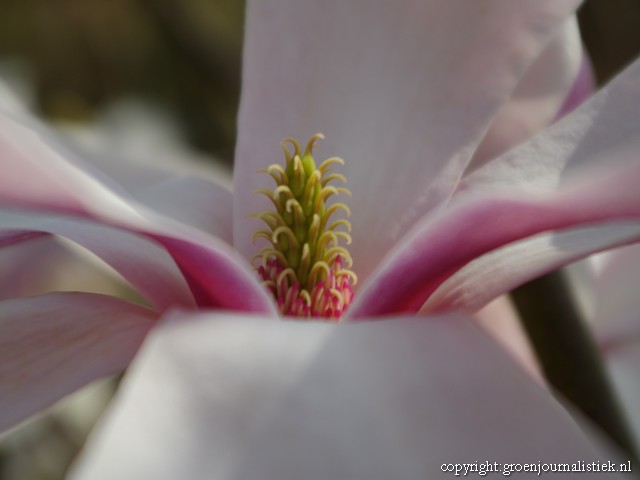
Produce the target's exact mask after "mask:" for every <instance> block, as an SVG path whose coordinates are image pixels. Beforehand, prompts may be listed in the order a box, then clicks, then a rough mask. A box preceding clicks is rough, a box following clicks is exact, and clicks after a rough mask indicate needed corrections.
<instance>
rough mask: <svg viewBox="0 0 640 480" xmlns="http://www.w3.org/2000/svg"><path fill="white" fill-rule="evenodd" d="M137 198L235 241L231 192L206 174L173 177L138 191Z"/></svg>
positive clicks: (227, 239) (216, 234) (164, 212)
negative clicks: (203, 175)
mask: <svg viewBox="0 0 640 480" xmlns="http://www.w3.org/2000/svg"><path fill="white" fill-rule="evenodd" d="M136 198H137V199H138V200H140V201H141V202H142V203H144V204H146V205H149V206H150V207H151V208H153V209H154V210H157V211H159V212H161V213H163V214H164V215H168V216H170V217H171V218H174V219H175V220H178V221H179V222H182V223H186V224H187V225H191V226H192V227H195V228H197V229H199V230H202V231H203V232H207V233H209V234H211V235H214V236H216V237H218V238H220V239H222V240H224V241H225V242H227V243H231V242H232V234H233V225H232V216H231V212H232V209H233V198H232V195H231V192H230V191H228V190H226V189H225V188H223V187H221V186H219V185H216V184H214V183H212V182H210V181H207V180H205V179H204V178H200V177H186V176H182V177H176V178H172V179H170V180H167V181H165V182H161V183H158V184H155V185H153V186H151V187H148V188H145V189H142V190H139V191H137V192H136Z"/></svg>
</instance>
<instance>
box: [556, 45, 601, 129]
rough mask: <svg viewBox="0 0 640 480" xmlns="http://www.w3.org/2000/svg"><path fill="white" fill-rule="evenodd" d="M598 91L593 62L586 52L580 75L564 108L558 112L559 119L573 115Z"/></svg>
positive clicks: (579, 71) (583, 55) (583, 56)
mask: <svg viewBox="0 0 640 480" xmlns="http://www.w3.org/2000/svg"><path fill="white" fill-rule="evenodd" d="M595 90H596V81H595V78H594V74H593V68H592V66H591V61H590V60H589V56H588V55H587V53H586V52H584V53H583V54H582V62H581V63H580V70H578V75H577V76H576V79H575V81H574V83H573V86H572V87H571V90H570V91H569V95H567V98H566V99H565V101H564V104H563V105H562V108H560V111H559V112H558V115H557V118H562V117H564V116H565V115H566V114H568V113H571V112H572V111H573V110H575V109H576V108H577V107H579V106H580V105H582V103H583V102H584V101H585V100H586V99H587V98H589V97H590V96H591V95H593V93H594V92H595Z"/></svg>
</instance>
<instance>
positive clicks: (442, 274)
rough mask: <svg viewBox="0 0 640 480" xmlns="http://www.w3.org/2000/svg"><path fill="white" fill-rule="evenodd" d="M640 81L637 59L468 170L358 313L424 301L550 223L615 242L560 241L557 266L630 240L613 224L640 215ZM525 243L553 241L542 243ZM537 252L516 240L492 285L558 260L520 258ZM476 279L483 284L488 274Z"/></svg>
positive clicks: (355, 308) (362, 299) (504, 286)
mask: <svg viewBox="0 0 640 480" xmlns="http://www.w3.org/2000/svg"><path fill="white" fill-rule="evenodd" d="M639 81H640V62H636V63H635V64H634V65H633V66H632V67H631V68H630V69H629V70H628V71H626V72H625V73H623V74H622V75H621V76H620V77H619V78H618V79H616V80H615V81H614V82H612V84H611V85H610V86H608V87H607V88H606V89H604V90H603V91H602V92H599V93H598V94H597V95H596V96H594V97H593V98H592V99H591V100H590V101H589V102H587V103H586V104H585V105H583V106H582V107H580V108H579V109H577V110H576V111H575V112H574V113H572V114H571V115H568V116H567V117H565V118H564V119H563V120H561V121H559V122H558V123H556V124H554V125H553V126H552V127H550V128H548V129H547V130H545V131H544V132H543V133H541V134H540V135H538V136H537V137H535V138H534V139H532V140H531V141H529V142H527V143H526V144H524V145H521V146H520V147H517V148H515V149H513V150H511V151H509V152H507V153H506V154H505V155H503V156H501V157H500V158H498V159H497V160H494V161H491V162H489V163H488V164H486V165H485V166H484V167H482V168H480V169H479V170H477V171H476V172H474V173H472V174H471V175H469V176H468V177H466V178H465V179H463V181H462V183H461V188H460V190H459V191H458V192H456V194H455V195H454V197H453V199H452V203H451V205H450V206H449V208H448V209H446V210H444V211H443V212H440V213H439V214H438V215H435V216H432V217H431V218H425V219H423V221H422V222H421V224H418V226H417V228H416V229H415V230H414V231H413V232H412V233H411V234H410V235H409V236H408V237H407V238H406V239H404V240H403V242H401V243H400V244H398V246H397V251H396V253H394V254H392V255H390V256H389V257H388V258H387V259H386V260H385V262H384V264H382V265H381V267H380V269H379V270H378V272H377V273H376V278H375V279H372V282H371V283H370V285H368V286H366V288H364V289H363V290H362V291H361V292H360V293H359V297H358V298H357V299H356V302H355V304H354V305H352V307H351V314H352V315H358V316H367V315H371V314H374V313H376V312H388V311H399V310H402V311H405V310H414V309H418V308H420V306H421V305H422V303H423V302H424V301H426V300H427V298H428V297H429V295H430V294H431V293H433V292H434V291H435V289H436V288H437V287H438V286H439V285H440V284H441V283H442V282H443V281H445V280H446V279H447V278H448V277H450V276H451V275H453V274H454V273H455V272H456V271H458V270H459V269H460V268H462V267H463V266H464V265H466V264H467V263H469V262H471V261H472V260H474V259H475V258H477V257H479V256H481V255H484V254H486V253H488V252H490V251H491V250H494V249H496V248H499V247H502V246H504V245H507V244H509V243H512V242H515V241H519V240H522V239H524V238H526V237H528V236H532V235H536V234H539V233H542V232H549V231H552V230H565V231H566V230H568V229H573V228H583V227H587V226H596V225H602V226H603V229H605V232H604V235H605V236H606V235H608V234H609V233H611V234H612V235H613V237H612V239H611V241H610V242H609V243H607V242H606V241H601V240H602V239H601V240H596V241H595V243H594V244H593V245H592V247H589V248H586V244H587V243H588V242H590V241H591V239H589V238H586V239H585V241H584V242H583V240H582V239H581V238H580V237H576V236H574V239H573V240H574V241H573V243H572V244H569V245H565V247H567V248H565V249H564V250H563V249H562V248H559V247H558V246H554V249H555V250H557V251H556V252H552V251H551V250H547V253H552V256H553V257H554V261H555V263H553V265H555V266H558V265H561V264H564V263H566V262H569V261H572V260H575V259H576V258H579V257H580V256H581V255H586V254H588V253H590V252H592V251H598V250H601V249H603V248H605V247H606V246H607V245H609V246H615V245H619V244H621V243H624V242H629V241H632V240H633V239H634V238H636V237H634V236H630V237H629V238H627V239H626V240H622V239H621V238H618V236H617V234H616V233H615V230H616V227H615V226H608V225H607V224H609V223H611V222H615V221H621V222H637V221H638V220H640V217H639V216H638V215H639V213H640V198H639V191H638V188H637V182H638V181H640V162H639V161H638V159H639V157H638V152H640V128H639V126H638V122H637V121H636V117H637V109H638V106H639V105H640V89H639V88H638V85H640V83H639ZM635 241H637V239H636V240H635ZM585 242H586V243H585ZM522 245H523V246H525V247H526V248H538V247H542V248H543V249H544V248H546V247H545V245H544V244H543V243H538V244H535V245H537V246H536V247H534V244H533V243H524V244H522ZM576 249H577V251H578V253H580V255H578V256H576ZM580 249H582V250H580ZM534 253H535V250H531V251H527V250H526V249H519V250H518V249H512V250H510V253H509V257H508V258H507V257H505V258H504V260H505V262H511V267H510V268H507V269H505V272H506V271H507V270H508V271H509V272H510V273H509V274H507V275H505V276H503V277H500V278H498V279H496V282H497V283H500V288H498V289H496V290H495V291H494V292H493V293H494V294H500V293H504V292H505V291H507V290H508V289H510V288H512V287H514V286H516V285H518V284H519V283H520V282H521V281H523V280H525V279H528V278H531V277H532V276H533V275H534V274H535V273H543V271H545V269H548V268H551V265H552V264H547V266H546V267H545V266H544V264H545V262H547V261H548V256H546V255H543V257H545V258H541V259H540V260H539V262H538V263H537V264H536V262H535V261H527V263H526V264H525V265H521V264H519V262H520V260H526V259H531V258H532V256H533V254H534ZM495 258H497V257H494V259H495ZM485 265H488V263H487V262H485ZM489 267H490V266H489ZM517 277H519V278H520V280H518V279H517ZM476 281H477V282H480V283H476V284H474V288H475V290H476V292H477V291H479V290H481V289H483V288H484V284H483V282H485V280H484V279H481V278H476ZM481 283H482V284H481ZM494 285H495V284H494ZM486 300H490V298H485V300H483V301H486ZM365 304H366V306H365Z"/></svg>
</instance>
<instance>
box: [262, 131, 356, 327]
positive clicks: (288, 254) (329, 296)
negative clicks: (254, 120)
mask: <svg viewBox="0 0 640 480" xmlns="http://www.w3.org/2000/svg"><path fill="white" fill-rule="evenodd" d="M323 138H324V136H323V135H322V134H321V133H318V134H316V135H314V136H313V137H311V139H310V140H309V142H308V143H307V145H306V148H305V149H304V151H302V150H301V148H300V144H299V143H298V142H297V141H296V140H295V139H293V138H285V139H284V140H283V141H282V149H283V150H284V155H285V160H286V165H285V167H284V168H283V167H282V166H281V165H271V166H269V167H268V168H267V169H265V170H261V172H264V173H267V174H268V175H270V176H271V177H272V178H273V180H274V181H275V183H276V187H275V188H274V189H273V190H269V189H266V188H264V189H259V190H257V191H256V193H260V194H263V195H265V196H266V197H267V198H269V200H271V202H272V203H273V205H274V207H275V211H266V212H263V213H257V214H254V216H255V217H257V218H259V219H261V220H262V221H264V223H265V224H266V225H267V227H268V229H266V228H265V229H261V230H258V231H257V232H255V233H254V235H253V240H254V241H255V240H257V239H258V238H264V239H266V240H267V241H268V242H269V245H268V246H267V247H265V248H263V249H262V251H261V252H260V253H259V254H258V255H256V256H255V257H254V260H256V259H257V260H259V265H258V267H257V270H258V274H259V275H260V277H261V278H262V280H263V281H264V283H265V285H266V286H267V287H268V288H269V289H270V290H271V292H272V293H273V295H274V296H275V298H276V301H277V303H278V306H279V308H280V311H281V312H282V314H283V315H293V316H300V317H325V318H334V319H337V318H340V316H341V315H342V313H343V312H344V310H345V309H346V308H347V307H348V306H349V304H350V303H351V301H352V300H353V290H352V285H355V283H356V282H357V278H356V275H355V274H354V273H353V272H352V271H351V270H350V268H351V265H352V261H351V255H349V252H348V251H347V250H346V249H345V248H344V247H343V246H341V245H340V241H341V240H343V241H345V242H346V244H347V245H348V244H350V243H351V236H350V235H349V233H350V231H351V224H350V223H349V221H348V220H346V219H339V220H333V221H332V220H331V216H332V215H333V214H334V213H335V212H336V211H338V210H343V211H344V212H345V213H346V215H347V216H349V215H350V214H351V212H350V211H349V208H348V207H347V206H346V205H345V204H343V203H335V204H333V205H331V206H327V204H326V202H327V200H328V199H329V197H331V196H332V195H336V194H338V193H345V194H347V195H351V192H350V191H349V190H347V189H346V188H341V187H335V186H332V185H328V184H329V183H330V182H331V181H333V180H340V181H342V182H346V178H345V177H344V176H343V175H341V174H339V173H334V172H333V171H332V169H331V167H332V166H333V165H336V164H340V165H343V164H344V161H343V160H342V159H341V158H338V157H331V158H329V159H327V160H325V161H324V162H322V163H321V164H320V166H319V167H317V168H316V164H315V161H314V159H313V155H312V150H313V148H314V146H315V143H316V141H317V140H318V139H323ZM339 227H343V228H344V230H338V229H339ZM345 230H346V231H345Z"/></svg>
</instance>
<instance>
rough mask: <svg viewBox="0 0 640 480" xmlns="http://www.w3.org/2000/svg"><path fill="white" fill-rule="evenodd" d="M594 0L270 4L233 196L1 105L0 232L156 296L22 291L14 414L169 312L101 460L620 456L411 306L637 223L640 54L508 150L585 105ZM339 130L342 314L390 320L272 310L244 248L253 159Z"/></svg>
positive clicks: (634, 233) (639, 228)
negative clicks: (104, 167)
mask: <svg viewBox="0 0 640 480" xmlns="http://www.w3.org/2000/svg"><path fill="white" fill-rule="evenodd" d="M578 4H579V2H578V1H576V0H531V1H524V0H522V1H519V2H513V1H512V0H493V1H478V2H468V1H456V0H451V1H446V2H445V1H438V0H433V1H418V0H405V1H402V2H369V1H355V0H354V1H343V0H327V1H323V2H313V1H300V0H277V1H264V2H262V1H254V2H249V5H248V9H247V16H248V18H247V26H246V41H245V53H244V69H243V94H242V102H241V107H240V117H239V134H238V145H237V151H236V164H235V173H234V175H235V177H234V191H233V195H231V193H230V192H228V191H227V190H225V189H224V188H222V187H218V186H216V185H213V184H211V183H209V182H205V181H204V180H201V179H196V178H174V179H170V180H167V181H164V182H161V183H156V184H147V185H145V186H144V188H142V187H141V188H136V185H135V184H134V185H133V186H131V187H130V188H129V190H128V191H127V190H125V189H123V188H122V187H121V186H119V185H118V184H117V183H116V182H114V181H113V180H111V179H109V178H107V177H106V176H104V175H102V174H100V172H98V171H96V170H95V169H93V168H92V167H90V166H89V165H86V164H84V163H83V162H82V161H81V160H79V159H78V158H76V157H75V156H74V155H72V154H71V153H69V152H67V151H65V149H64V148H63V147H62V146H61V145H60V144H59V143H58V142H57V141H56V140H55V138H53V137H52V136H51V135H50V134H49V133H48V132H46V131H45V130H44V129H43V128H42V127H41V126H39V125H37V124H36V122H35V121H34V120H32V119H30V118H28V117H27V116H26V115H24V114H21V113H14V114H6V115H2V117H0V167H1V171H2V175H1V177H0V202H1V203H2V205H4V206H5V207H7V208H15V209H16V210H15V211H14V212H13V214H10V213H6V214H5V215H4V216H3V218H2V226H3V229H2V230H0V245H3V246H4V245H10V244H16V243H18V242H20V241H22V240H25V239H27V238H31V237H33V236H39V235H46V234H56V235H61V236H64V237H66V238H68V239H70V240H72V241H74V242H76V243H78V244H80V245H82V246H84V247H86V248H88V249H90V250H91V251H93V252H94V253H95V254H96V255H98V256H99V257H101V258H102V259H103V260H105V261H106V262H107V263H108V264H110V265H111V266H112V267H113V268H114V269H116V270H117V271H118V272H119V273H120V274H121V275H122V276H123V277H124V278H125V279H126V280H127V281H129V282H130V283H131V284H132V285H133V286H134V287H135V288H136V289H137V290H138V291H139V292H140V294H141V295H142V296H143V297H144V298H145V299H146V300H147V301H148V303H149V306H148V307H143V306H140V305H136V304H133V303H130V302H128V301H125V300H122V299H119V298H115V297H107V296H100V295H96V294H86V293H52V294H49V295H45V296H39V297H33V298H19V299H15V300H10V301H4V302H1V303H0V319H1V320H0V427H2V428H4V427H7V426H9V425H11V424H13V423H15V422H16V421H18V420H19V419H21V418H23V417H25V416H27V415H29V414H31V413H33V412H35V411H37V410H39V409H41V408H43V407H45V406H46V405H48V404H50V403H51V402H53V401H54V400H56V399H58V398H60V397H61V396H63V395H65V394H67V393H69V392H71V391H73V390H74V389H76V388H78V387H80V386H81V385H83V384H85V383H86V382H88V381H90V380H92V379H95V378H98V377H100V376H102V375H106V374H109V373H112V372H115V371H118V370H120V369H122V368H124V367H125V366H126V365H127V364H128V363H129V361H130V360H131V358H132V357H133V355H134V354H135V352H136V351H137V349H138V347H139V345H140V343H141V342H142V340H143V338H144V337H145V335H146V334H147V332H148V331H149V329H150V328H151V327H152V325H153V324H154V322H155V321H157V320H158V319H160V318H162V319H163V322H164V323H165V324H164V325H162V326H159V327H158V328H156V329H155V331H154V333H153V334H152V335H151V338H150V339H149V340H148V344H147V345H146V346H145V348H144V349H143V351H142V352H141V354H140V357H139V359H138V362H137V364H136V365H135V366H134V368H133V369H132V373H131V375H130V376H129V379H128V381H127V382H126V385H125V389H124V393H123V394H122V395H121V396H120V398H119V399H118V400H117V402H116V406H115V408H114V410H113V412H112V415H111V421H110V422H107V424H106V425H105V426H104V429H103V435H102V436H98V437H97V438H96V440H95V447H94V449H93V455H91V453H90V454H89V456H88V457H86V460H85V461H84V462H82V463H81V464H80V467H79V470H78V471H77V475H78V477H79V478H274V479H275V478H278V479H285V478H305V479H308V478H367V479H375V478H381V479H383V478H384V479H387V478H439V477H449V476H450V475H451V474H450V473H445V472H442V471H441V470H440V465H441V464H444V463H457V462H474V461H476V460H478V461H484V460H487V461H490V462H493V461H496V462H537V461H538V460H540V461H543V462H551V461H556V462H566V461H571V460H574V459H579V460H586V461H592V460H594V459H596V458H602V457H600V454H599V453H598V452H597V450H596V447H595V446H593V444H592V443H591V440H590V439H589V438H588V437H587V436H586V435H585V434H584V433H583V431H582V430H581V429H580V428H578V426H577V425H576V423H575V422H574V420H572V418H571V417H570V416H569V415H568V413H567V412H566V410H565V409H563V408H562V407H561V406H560V405H559V404H558V403H557V402H556V401H555V400H553V399H552V398H551V397H550V395H549V394H548V393H547V392H545V391H544V390H542V389H540V388H539V387H538V386H537V385H535V384H533V383H532V382H531V381H530V379H529V378H528V377H527V376H525V375H523V374H522V373H521V372H520V371H519V370H518V369H517V368H516V367H514V366H513V365H511V364H510V362H509V359H508V358H507V356H506V355H504V354H503V353H502V352H501V351H500V350H499V349H498V348H497V347H496V346H495V344H494V343H493V342H492V341H490V340H488V339H487V338H485V337H484V335H483V333H482V332H481V331H480V330H479V329H478V328H477V327H475V326H474V325H471V324H470V322H469V320H468V318H467V317H466V316H465V315H459V316H449V317H444V316H433V317H429V318H423V319H422V320H421V321H419V320H415V319H411V318H403V317H405V316H411V315H414V314H415V313H416V312H418V311H421V312H422V313H434V314H437V313H441V312H450V311H452V310H466V311H467V312H473V311H475V310H477V309H478V308H480V307H481V306H483V305H484V304H486V303H487V302H488V301H490V300H491V299H493V298H495V297H496V296H498V295H500V294H502V293H505V292H508V291H509V290H510V289H512V288H513V287H515V286H517V285H519V284H521V283H522V282H524V281H526V280H528V279H530V278H533V277H535V276H537V275H540V274H542V273H544V272H547V271H550V270H553V269H555V268H557V267H559V266H561V265H564V264H566V263H568V262H571V261H573V260H576V259H578V258H582V257H584V256H586V255H588V254H590V253H592V252H595V251H599V250H601V249H604V248H608V247H612V246H616V245H622V244H625V243H630V242H635V241H638V240H640V189H638V188H637V183H638V177H640V160H639V158H640V157H639V156H638V151H639V150H638V149H639V147H640V146H639V145H637V143H638V142H639V141H640V140H639V139H640V136H639V135H638V134H639V133H640V129H639V127H638V124H637V122H636V121H635V119H636V117H637V111H638V108H639V107H640V88H638V85H640V64H636V65H634V66H632V67H631V68H630V69H629V70H628V71H627V72H625V73H624V74H623V75H622V76H621V77H620V78H618V79H617V80H615V81H614V82H613V83H612V84H611V85H610V86H609V87H607V88H606V89H605V90H604V91H603V92H601V93H599V94H598V95H596V96H595V97H594V98H593V99H592V100H591V101H590V102H589V103H588V104H586V105H585V106H583V107H581V108H580V109H579V110H578V111H576V112H574V113H573V114H571V115H569V116H567V117H566V118H564V119H563V120H560V121H558V122H557V123H556V124H554V125H553V126H552V127H550V128H549V129H547V130H545V131H544V132H542V133H540V134H539V135H537V136H535V137H534V138H533V139H531V140H530V141H528V142H527V143H524V144H522V145H520V146H518V147H516V148H514V149H511V150H509V149H510V147H513V146H514V145H516V144H518V143H520V142H521V141H523V140H525V139H527V138H529V137H530V136H532V135H533V134H534V133H536V132H538V131H539V130H540V129H541V128H542V127H544V126H545V125H547V124H548V123H549V122H550V121H552V120H553V119H555V118H556V117H558V116H559V115H561V114H563V113H564V112H565V111H566V110H569V109H570V107H571V106H572V104H573V102H574V100H575V98H574V97H573V96H575V95H576V94H577V98H578V99H580V98H582V95H581V94H583V93H584V91H583V90H584V89H585V86H586V84H585V83H584V81H585V78H586V77H585V76H584V73H585V71H584V68H585V67H584V65H585V64H584V60H583V58H582V55H581V48H580V42H579V39H578V36H577V30H576V27H575V20H574V19H573V16H572V15H573V12H574V10H575V8H576V7H577V5H578ZM567 102H568V104H567ZM318 131H322V132H323V133H324V134H325V135H326V141H325V142H323V143H322V144H321V146H320V148H321V150H320V151H321V152H323V153H324V152H327V156H329V155H334V154H335V155H339V156H341V157H343V158H345V160H346V162H347V163H346V165H345V168H344V169H343V170H342V172H341V173H344V174H345V175H346V176H347V177H348V179H349V185H348V186H349V188H350V190H351V191H352V193H353V198H352V200H351V202H350V207H351V211H352V214H353V215H352V217H351V223H352V226H353V231H352V235H353V244H352V245H351V247H350V251H351V254H352V256H353V259H354V269H355V270H356V272H357V274H358V276H359V278H360V283H359V287H360V288H359V289H358V290H357V291H356V299H355V302H354V303H353V304H352V305H351V307H350V308H349V310H348V311H347V313H346V315H345V317H343V321H344V322H347V323H349V322H356V321H362V320H371V319H374V318H378V317H382V316H384V317H385V318H393V319H394V321H392V322H373V323H363V324H361V325H329V324H323V323H311V322H309V323H301V322H292V321H284V322H283V321H274V320H278V315H277V312H276V307H275V303H274V301H273V299H272V298H271V297H270V296H269V295H268V293H267V292H266V291H265V289H264V288H263V287H262V286H261V285H260V283H259V281H258V279H257V276H256V274H255V272H254V271H253V270H252V268H251V266H250V263H249V261H248V259H249V258H251V257H252V255H253V254H254V253H255V252H256V246H255V245H253V244H252V242H251V234H252V232H253V231H254V230H255V229H256V228H257V223H256V220H255V219H254V218H249V217H247V214H249V213H251V212H255V211H260V210H262V209H263V208H264V206H265V204H264V203H263V202H264V200H263V199H261V198H259V197H257V196H254V195H252V191H253V190H254V189H256V188H257V187H261V186H265V185H263V184H262V183H261V182H265V181H266V180H265V178H264V176H260V175H257V174H256V171H257V170H259V169H261V168H265V167H266V166H268V165H269V164H271V163H276V162H277V161H278V159H279V156H280V152H279V151H278V148H277V144H278V142H279V141H280V140H281V139H282V138H283V137H286V136H294V137H298V138H301V139H304V138H308V137H309V136H310V135H312V134H314V133H316V132H318ZM505 152H506V153H505ZM498 154H502V155H500V156H498V157H497V158H494V157H495V156H496V155H498ZM194 310H199V311H200V313H194V312H193V311H194ZM189 312H191V313H189ZM593 478H598V476H597V475H595V476H593ZM602 478H610V476H608V475H606V474H605V475H604V476H603V477H602Z"/></svg>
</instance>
